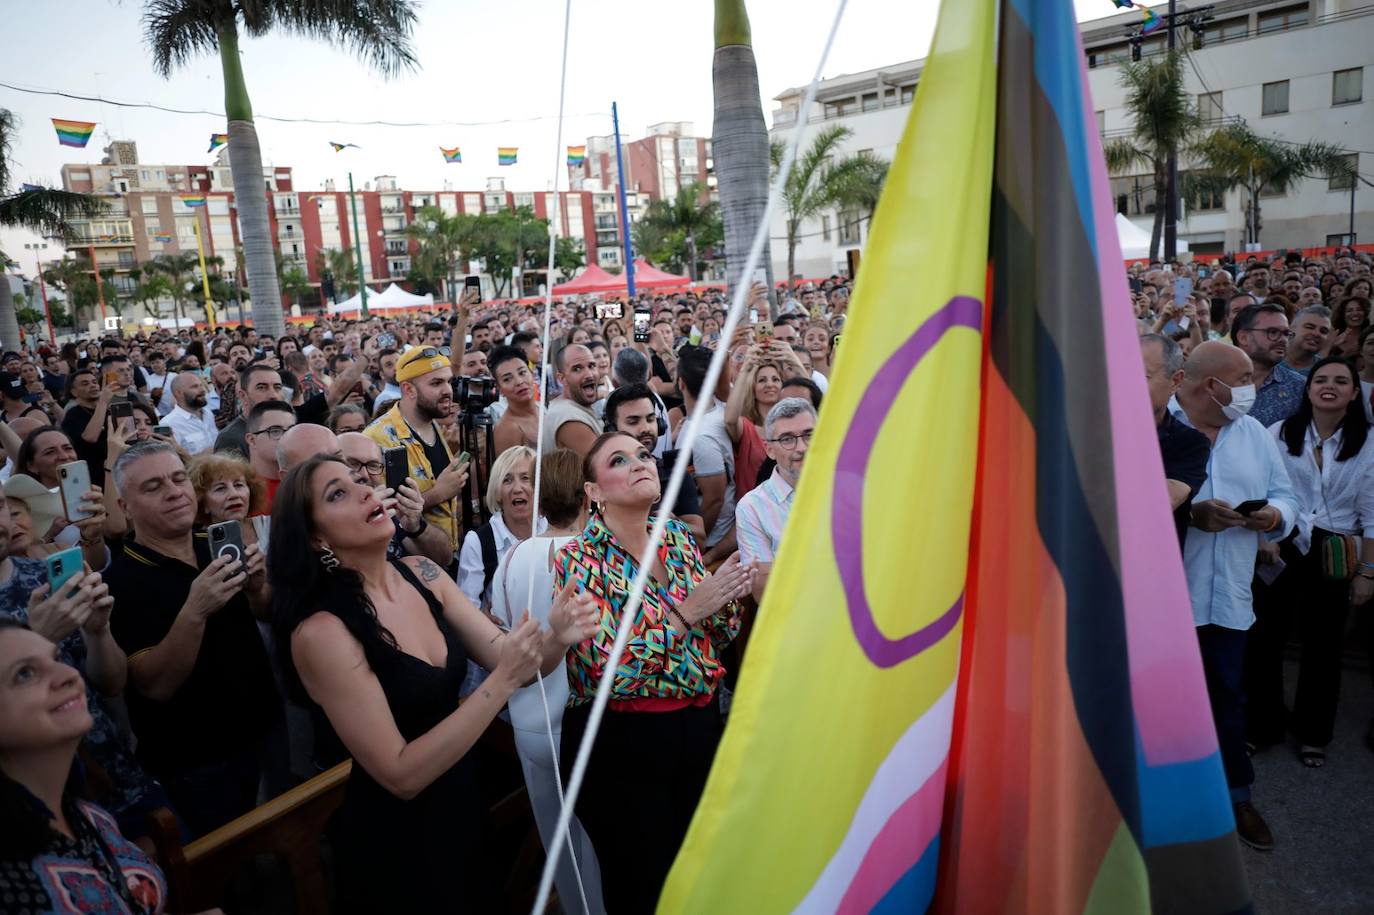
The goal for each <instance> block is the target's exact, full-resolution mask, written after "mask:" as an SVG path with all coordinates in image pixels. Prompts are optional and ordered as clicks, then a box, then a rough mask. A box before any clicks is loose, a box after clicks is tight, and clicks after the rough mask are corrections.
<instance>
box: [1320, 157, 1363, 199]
mask: <svg viewBox="0 0 1374 915" xmlns="http://www.w3.org/2000/svg"><path fill="white" fill-rule="evenodd" d="M1341 159H1342V160H1344V162H1345V164H1346V166H1347V167H1348V168H1349V169H1350V173H1349V174H1345V175H1332V176H1331V177H1330V178H1328V179H1326V189H1327V190H1328V191H1348V190H1350V188H1352V187H1353V186H1354V185H1355V170H1356V169H1358V168H1359V167H1360V154H1359V153H1348V154H1346V155H1344V156H1341Z"/></svg>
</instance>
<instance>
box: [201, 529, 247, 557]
mask: <svg viewBox="0 0 1374 915" xmlns="http://www.w3.org/2000/svg"><path fill="white" fill-rule="evenodd" d="M205 530H206V533H208V534H209V535H210V556H211V557H212V558H214V559H218V558H219V557H221V556H223V555H225V554H226V553H228V554H229V556H230V558H232V559H235V560H237V561H239V562H242V561H243V550H244V547H243V529H242V528H240V527H239V523H238V522H237V521H221V522H219V523H218V524H212V525H210V526H209V527H208V528H206V529H205Z"/></svg>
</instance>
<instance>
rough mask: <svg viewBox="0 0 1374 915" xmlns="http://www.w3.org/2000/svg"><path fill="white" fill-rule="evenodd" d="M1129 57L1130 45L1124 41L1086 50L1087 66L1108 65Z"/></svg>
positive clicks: (1091, 67) (1090, 67)
mask: <svg viewBox="0 0 1374 915" xmlns="http://www.w3.org/2000/svg"><path fill="white" fill-rule="evenodd" d="M1130 59H1131V46H1130V45H1129V44H1126V43H1124V42H1123V43H1121V44H1111V45H1104V46H1103V47H1100V48H1092V49H1090V50H1089V51H1088V67H1089V69H1093V68H1096V67H1109V66H1111V65H1112V64H1119V63H1122V62H1123V61H1127V60H1130Z"/></svg>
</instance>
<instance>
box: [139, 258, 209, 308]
mask: <svg viewBox="0 0 1374 915" xmlns="http://www.w3.org/2000/svg"><path fill="white" fill-rule="evenodd" d="M199 269H200V262H199V260H198V259H197V257H196V255H194V254H159V255H158V256H157V257H155V258H153V259H152V260H150V261H148V262H147V263H145V264H144V265H143V270H144V272H145V273H160V274H162V276H163V277H164V278H166V280H167V294H168V295H170V296H171V297H172V309H173V311H172V314H173V315H174V316H175V317H176V319H177V321H178V323H180V321H181V319H182V318H183V317H184V316H185V314H186V312H185V303H186V302H187V301H189V300H190V299H191V298H192V296H191V293H190V291H189V290H187V288H186V286H187V284H188V283H191V282H192V281H193V280H194V279H195V278H196V272H197V271H198V270H199Z"/></svg>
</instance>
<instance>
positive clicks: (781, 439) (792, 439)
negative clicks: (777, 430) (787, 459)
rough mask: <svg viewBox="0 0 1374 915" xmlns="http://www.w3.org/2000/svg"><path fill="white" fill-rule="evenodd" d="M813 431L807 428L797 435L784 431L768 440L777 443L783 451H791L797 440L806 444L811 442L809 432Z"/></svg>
mask: <svg viewBox="0 0 1374 915" xmlns="http://www.w3.org/2000/svg"><path fill="white" fill-rule="evenodd" d="M814 431H816V430H814V429H807V430H806V431H805V432H802V433H801V434H799V435H793V434H792V433H791V432H784V433H783V434H782V435H779V436H778V437H777V438H770V439H769V441H770V442H773V443H775V444H777V445H778V446H779V447H781V448H782V449H783V450H785V451H791V450H792V449H794V448H796V447H797V442H806V443H807V444H808V445H809V444H811V433H813V432H814Z"/></svg>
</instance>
